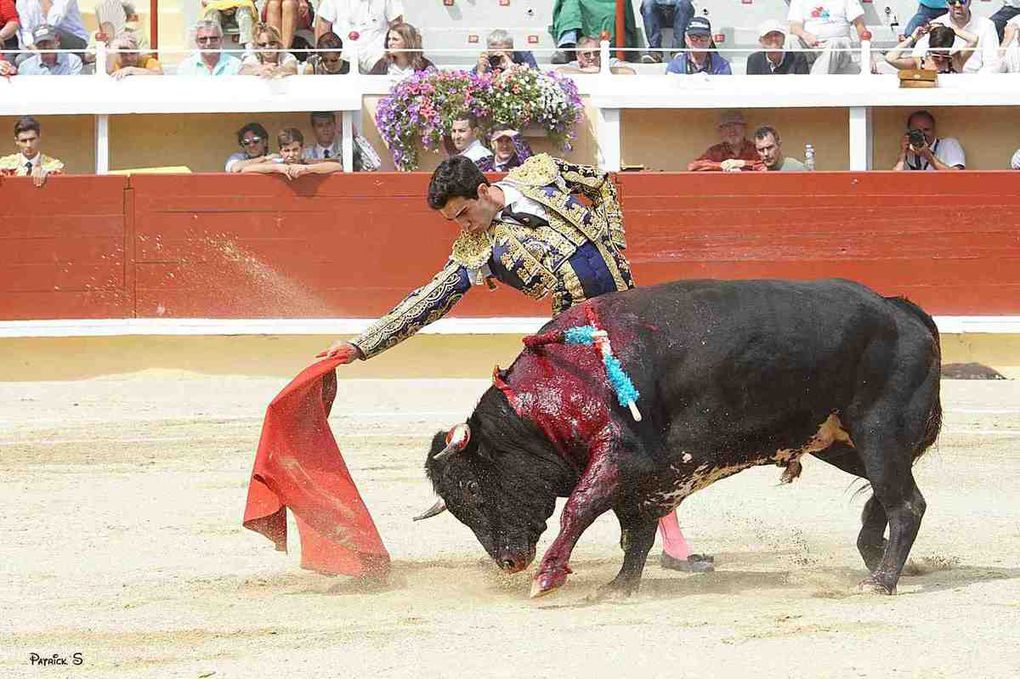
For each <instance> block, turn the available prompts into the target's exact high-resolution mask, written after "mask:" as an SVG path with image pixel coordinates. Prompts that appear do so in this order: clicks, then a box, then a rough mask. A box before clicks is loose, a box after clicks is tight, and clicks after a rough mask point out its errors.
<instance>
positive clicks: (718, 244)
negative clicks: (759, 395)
mask: <svg viewBox="0 0 1020 679" xmlns="http://www.w3.org/2000/svg"><path fill="white" fill-rule="evenodd" d="M619 181H620V186H621V195H622V200H623V206H624V213H625V219H626V226H627V230H628V236H629V242H630V249H629V251H628V254H629V256H630V258H631V262H632V263H633V267H634V273H635V277H636V278H637V280H638V282H639V284H651V283H655V282H660V281H665V280H671V279H676V278H691V277H722V278H754V277H784V278H817V277H825V276H843V277H847V278H853V279H856V280H860V281H862V282H864V283H867V284H869V285H872V286H873V287H875V288H876V289H878V290H879V291H880V292H882V293H884V294H889V295H892V294H903V295H907V296H909V297H911V298H912V299H914V300H916V301H917V302H919V303H920V304H922V305H923V306H924V307H925V308H926V309H928V310H929V311H930V312H932V313H936V314H967V315H1006V314H1010V315H1012V314H1020V266H1018V265H1020V216H1018V215H1020V211H1018V207H1020V192H1018V191H1017V190H1016V185H1017V180H1016V175H1014V174H1010V173H1005V172H1001V173H999V172H989V173H981V172H963V173H867V174H863V173H813V174H794V173H789V174H787V173H782V174H769V175H764V174H761V175H759V174H755V175H745V174H624V175H620V177H619ZM427 183H428V175H426V174H377V175H372V174H359V175H347V176H331V177H306V178H302V179H300V180H298V181H296V182H292V183H291V182H287V181H286V180H284V179H282V178H280V177H275V176H274V177H261V176H244V177H241V176H232V175H179V176H168V175H138V176H133V177H130V178H125V177H113V176H107V177H74V176H67V177H52V178H50V180H49V181H48V182H47V183H46V186H45V187H43V188H42V189H35V188H33V187H32V186H31V184H30V182H29V181H28V180H25V179H16V178H15V179H4V180H2V182H0V206H2V207H0V215H2V217H0V220H2V225H0V319H8V320H10V319H46V318H123V317H134V316H138V317H204V318H230V317H238V318H254V317H331V316H332V317H371V316H375V315H378V314H379V313H381V312H383V311H385V310H387V309H388V308H389V307H390V306H391V305H392V304H394V303H395V302H396V301H398V300H399V299H400V298H401V297H402V296H403V295H404V294H406V293H407V292H408V291H409V290H410V289H412V288H413V287H414V286H415V285H418V284H420V283H422V282H423V281H425V280H427V279H428V278H429V276H431V275H432V274H433V273H434V272H435V271H436V270H437V269H438V268H439V267H440V266H441V265H442V262H443V261H444V259H445V257H446V256H447V254H448V252H449V244H450V241H451V240H452V239H453V238H454V236H455V234H456V229H455V227H454V225H452V224H449V223H446V222H445V221H444V220H443V219H442V218H441V216H440V215H438V214H437V213H435V212H433V211H431V210H429V209H428V207H427V206H426V204H425V201H424V193H425V188H426V186H427ZM545 313H548V304H547V303H545V302H539V303H536V302H532V301H530V300H527V299H526V298H524V297H523V296H521V295H519V294H516V293H514V292H513V291H509V290H499V291H497V292H495V293H489V292H483V291H480V290H479V291H474V292H473V293H472V294H471V295H468V297H467V298H465V300H464V301H463V302H461V304H459V305H458V307H457V308H456V315H460V316H507V315H542V314H545Z"/></svg>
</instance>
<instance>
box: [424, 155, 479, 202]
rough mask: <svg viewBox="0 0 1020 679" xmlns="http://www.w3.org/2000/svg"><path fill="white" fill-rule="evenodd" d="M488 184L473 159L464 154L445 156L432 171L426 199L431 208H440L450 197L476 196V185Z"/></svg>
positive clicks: (470, 197) (469, 197)
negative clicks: (451, 156)
mask: <svg viewBox="0 0 1020 679" xmlns="http://www.w3.org/2000/svg"><path fill="white" fill-rule="evenodd" d="M482 184H485V185H486V186H488V185H489V180H488V179H486V178H485V175H484V174H482V171H481V170H479V169H478V166H477V165H475V161H473V160H471V159H470V158H468V157H466V156H454V157H453V158H447V159H446V160H444V161H443V162H441V163H440V164H439V167H437V168H436V171H435V172H433V173H432V181H430V182H429V193H428V201H429V207H431V208H432V209H433V210H441V209H443V208H444V207H446V203H447V202H449V200H450V199H451V198H455V197H456V196H460V197H462V198H468V199H474V198H478V187H479V186H480V185H482Z"/></svg>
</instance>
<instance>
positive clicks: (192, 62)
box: [177, 19, 241, 77]
mask: <svg viewBox="0 0 1020 679" xmlns="http://www.w3.org/2000/svg"><path fill="white" fill-rule="evenodd" d="M195 46H196V47H197V48H198V49H197V50H196V51H195V52H192V53H191V54H190V55H188V57H187V58H186V59H185V60H184V61H182V62H181V63H180V65H179V66H178V67H177V75H190V76H198V77H209V76H221V75H237V72H238V71H240V70H241V60H240V59H238V58H237V57H235V56H233V55H230V54H224V52H223V29H222V28H220V25H219V24H218V23H217V22H215V21H213V20H212V19H202V20H200V21H199V22H197V23H196V24H195Z"/></svg>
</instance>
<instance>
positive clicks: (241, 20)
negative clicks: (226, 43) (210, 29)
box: [202, 0, 257, 50]
mask: <svg viewBox="0 0 1020 679" xmlns="http://www.w3.org/2000/svg"><path fill="white" fill-rule="evenodd" d="M202 11H203V14H202V18H204V19H211V20H212V21H215V22H216V23H218V24H219V25H220V28H221V29H222V28H223V24H224V22H225V21H230V20H231V19H233V20H234V22H235V23H236V24H237V30H238V35H237V39H238V40H239V41H240V42H241V44H242V45H244V48H245V49H248V50H250V49H252V43H253V42H254V41H255V33H254V28H255V17H256V16H257V10H256V9H255V3H254V2H252V0H202Z"/></svg>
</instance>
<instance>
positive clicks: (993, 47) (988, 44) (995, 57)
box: [910, 13, 1000, 73]
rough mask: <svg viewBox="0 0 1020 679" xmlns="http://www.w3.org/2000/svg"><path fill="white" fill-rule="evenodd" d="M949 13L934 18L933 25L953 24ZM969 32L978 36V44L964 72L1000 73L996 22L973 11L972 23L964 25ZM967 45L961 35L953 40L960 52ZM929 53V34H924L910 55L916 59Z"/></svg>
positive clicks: (955, 50)
mask: <svg viewBox="0 0 1020 679" xmlns="http://www.w3.org/2000/svg"><path fill="white" fill-rule="evenodd" d="M949 21H950V20H949V15H948V14H943V15H942V16H940V17H939V18H938V19H933V20H932V22H931V23H932V25H933V26H934V25H936V24H938V25H942V26H952V24H951V23H950V22H949ZM962 30H964V31H966V32H967V33H972V34H974V35H976V36H977V38H978V44H977V47H975V48H974V53H973V54H971V55H970V59H968V60H967V63H966V64H964V65H963V72H964V73H977V72H978V71H982V72H985V73H998V72H999V65H1000V64H999V34H998V32H996V30H995V24H994V23H992V20H991V19H988V18H986V17H979V16H975V15H974V14H973V13H971V15H970V23H968V24H967V25H966V26H964V27H963V29H962ZM966 46H967V43H965V42H964V41H963V40H961V39H960V38H959V37H957V38H956V40H954V41H953V48H952V49H953V52H959V51H960V50H961V49H963V48H964V47H966ZM927 53H928V36H927V35H926V36H924V37H923V38H921V40H920V41H919V42H918V43H917V45H916V46H915V47H914V51H913V52H911V53H910V56H912V57H914V58H915V59H920V58H922V57H923V56H924V55H925V54H927Z"/></svg>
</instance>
